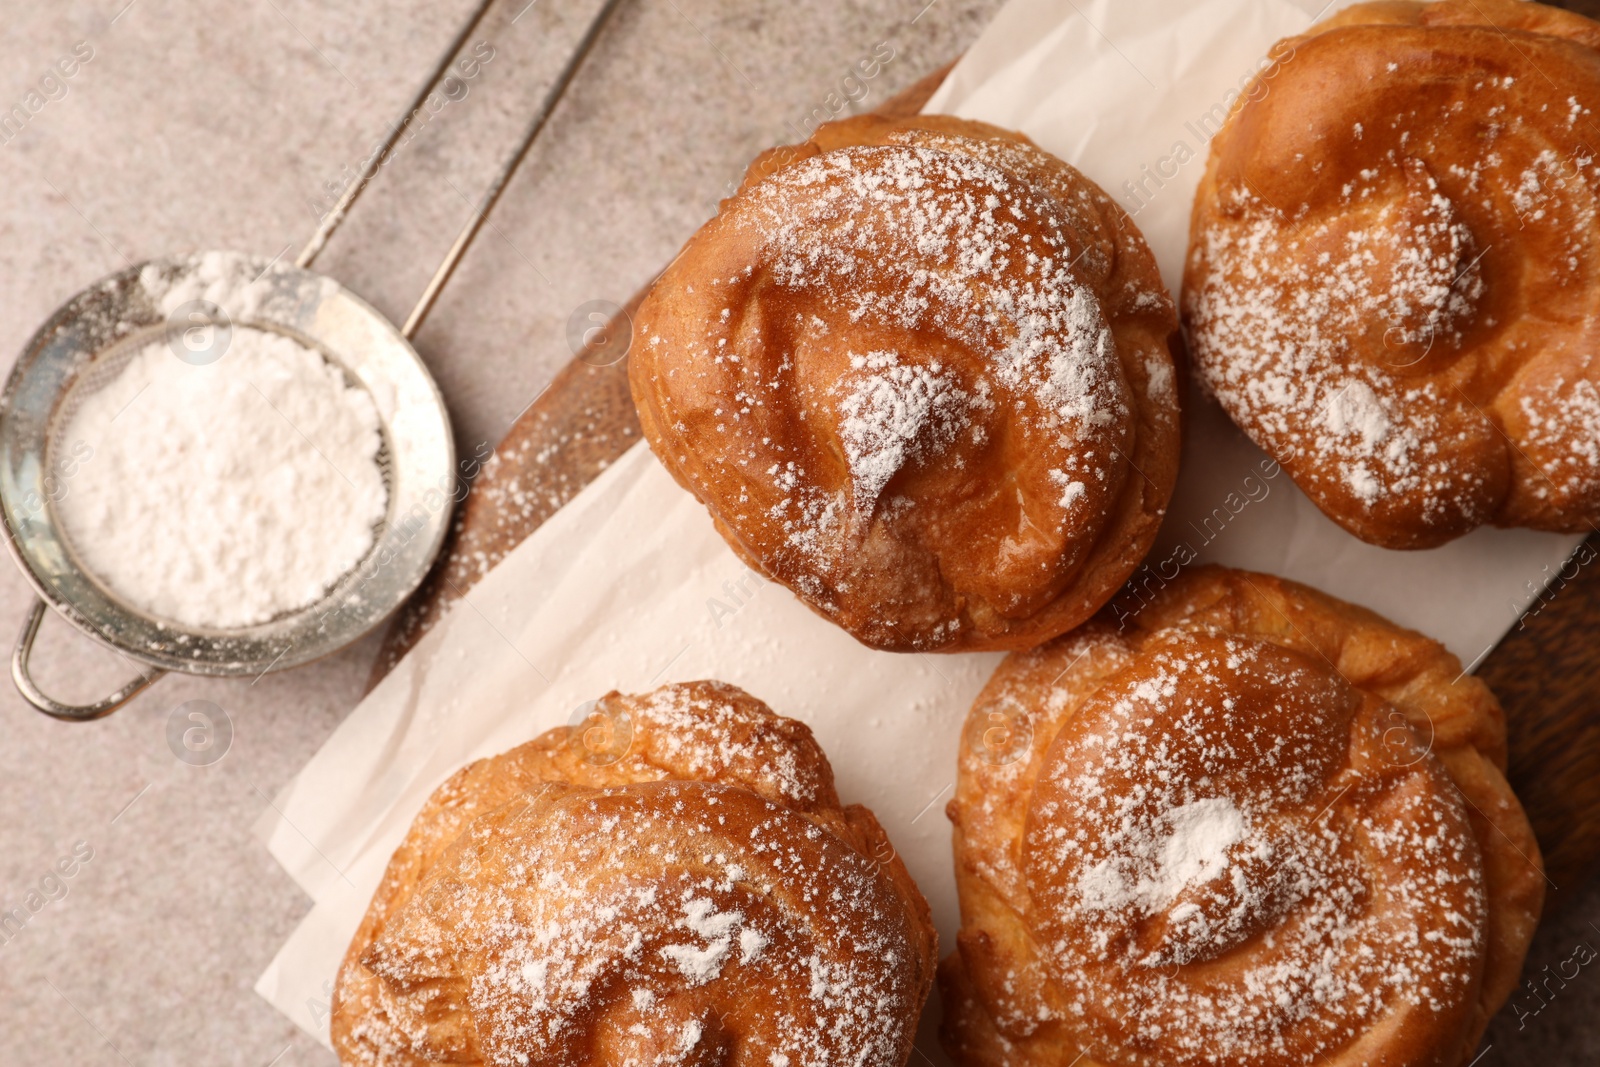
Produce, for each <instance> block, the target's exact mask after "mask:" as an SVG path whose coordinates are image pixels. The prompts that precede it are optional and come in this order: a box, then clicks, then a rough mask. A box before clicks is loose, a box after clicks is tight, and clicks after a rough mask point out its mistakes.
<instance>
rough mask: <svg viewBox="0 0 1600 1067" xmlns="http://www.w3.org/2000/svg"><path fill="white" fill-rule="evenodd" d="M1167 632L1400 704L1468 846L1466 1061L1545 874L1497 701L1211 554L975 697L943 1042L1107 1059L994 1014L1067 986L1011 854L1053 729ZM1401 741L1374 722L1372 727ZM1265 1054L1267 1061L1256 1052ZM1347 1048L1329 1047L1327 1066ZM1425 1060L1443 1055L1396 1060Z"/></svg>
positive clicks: (968, 1066) (1089, 1064)
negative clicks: (1475, 933) (1238, 647)
mask: <svg viewBox="0 0 1600 1067" xmlns="http://www.w3.org/2000/svg"><path fill="white" fill-rule="evenodd" d="M1174 635H1176V636H1177V637H1178V638H1179V639H1180V640H1183V639H1188V638H1190V637H1196V636H1214V635H1223V636H1226V637H1229V638H1239V639H1244V640H1246V641H1256V642H1264V643H1266V644H1267V645H1269V646H1276V647H1277V648H1281V649H1286V650H1289V651H1291V652H1293V653H1298V654H1300V655H1302V656H1303V657H1304V659H1305V660H1306V661H1308V662H1311V663H1313V665H1316V666H1318V667H1319V669H1320V666H1321V665H1323V664H1326V665H1327V667H1328V668H1329V669H1330V670H1331V671H1332V672H1335V673H1336V674H1337V675H1340V676H1342V677H1343V679H1344V680H1345V681H1347V682H1348V683H1350V684H1351V685H1353V686H1354V687H1355V688H1356V689H1357V690H1358V691H1359V693H1360V694H1362V699H1364V700H1367V701H1377V702H1378V704H1379V706H1380V707H1382V708H1385V709H1386V710H1385V711H1384V715H1385V716H1386V717H1388V718H1393V717H1394V716H1396V715H1401V716H1403V717H1404V720H1405V721H1404V723H1400V720H1399V719H1394V721H1395V723H1396V724H1398V725H1399V726H1402V727H1405V728H1406V732H1407V733H1408V734H1410V733H1413V732H1414V734H1415V740H1414V741H1413V740H1406V744H1408V745H1413V744H1414V745H1416V746H1417V747H1416V752H1417V753H1418V754H1419V755H1420V756H1422V757H1426V758H1429V759H1436V760H1437V761H1438V762H1439V764H1442V766H1443V769H1444V771H1445V772H1446V773H1447V774H1448V776H1449V778H1450V779H1451V780H1453V782H1454V784H1455V786H1456V788H1457V789H1459V791H1460V794H1461V796H1462V797H1463V798H1465V801H1466V804H1465V808H1464V811H1465V814H1466V817H1467V820H1468V821H1469V823H1470V827H1471V832H1472V835H1473V836H1474V837H1475V838H1476V846H1477V849H1478V851H1479V852H1480V853H1481V857H1482V859H1481V863H1482V871H1483V885H1484V895H1485V897H1486V898H1487V911H1486V915H1487V925H1486V929H1485V930H1484V933H1483V938H1484V941H1483V968H1482V972H1481V979H1480V981H1479V984H1478V986H1477V997H1476V1002H1475V1003H1474V1004H1472V1005H1471V1006H1470V1009H1469V1010H1468V1011H1467V1012H1466V1014H1467V1015H1468V1019H1467V1021H1466V1023H1465V1025H1464V1026H1463V1028H1462V1029H1463V1031H1464V1032H1462V1033H1461V1034H1460V1035H1459V1044H1457V1045H1454V1048H1457V1049H1463V1050H1465V1051H1464V1052H1462V1053H1461V1058H1460V1061H1459V1062H1461V1063H1464V1062H1466V1060H1467V1059H1469V1058H1470V1057H1471V1055H1472V1052H1473V1050H1474V1049H1475V1047H1476V1044H1477V1042H1478V1040H1479V1038H1480V1036H1481V1035H1482V1033H1483V1031H1484V1028H1485V1027H1486V1026H1487V1025H1488V1021H1489V1019H1490V1017H1491V1016H1492V1015H1493V1014H1494V1013H1495V1012H1496V1011H1497V1010H1498V1009H1499V1008H1500V1007H1501V1006H1502V1005H1503V1004H1504V1003H1505V1001H1506V1000H1507V998H1508V997H1509V996H1510V995H1511V993H1512V992H1513V991H1514V990H1515V988H1516V985H1517V981H1518V977H1519V974H1520V972H1521V968H1522V964H1523V960H1524V957H1525V955H1526V953H1527V949H1528V945H1529V942H1530V941H1531V939H1532V937H1533V933H1534V928H1535V926H1536V925H1537V923H1538V918H1539V914H1540V910H1541V908H1542V905H1543V900H1544V890H1545V876H1544V871H1543V866H1542V863H1541V859H1540V852H1539V846H1538V843H1537V841H1536V840H1535V838H1534V835H1533V830H1532V828H1531V827H1530V826H1529V824H1528V821H1527V818H1526V816H1525V814H1524V813H1523V810H1522V807H1521V805H1520V804H1519V803H1518V802H1517V799H1516V797H1515V795H1514V794H1513V793H1512V791H1511V788H1510V786H1509V785H1508V784H1507V782H1506V779H1505V776H1504V772H1505V766H1506V731H1505V721H1504V715H1503V712H1502V710H1501V708H1500V705H1499V703H1498V701H1496V699H1495V697H1494V695H1493V694H1492V693H1491V692H1490V691H1489V689H1488V687H1487V686H1485V685H1484V684H1483V683H1482V682H1481V681H1480V680H1479V679H1477V678H1476V677H1474V676H1472V675H1466V674H1464V673H1463V671H1462V669H1461V664H1460V661H1459V660H1458V659H1457V658H1456V657H1455V656H1453V655H1451V654H1450V653H1449V652H1448V651H1447V650H1446V649H1445V648H1444V647H1443V646H1442V645H1440V644H1439V643H1438V642H1436V641H1433V640H1431V639H1429V638H1427V637H1425V636H1423V635H1421V634H1418V633H1415V632H1413V631H1409V630H1404V629H1401V628H1400V627H1398V626H1395V625H1394V624H1393V623H1390V622H1388V621H1387V620H1386V619H1384V618H1382V617H1380V616H1379V615H1377V614H1375V613H1373V612H1371V611H1368V610H1366V609H1364V608H1360V607H1357V606H1354V605H1351V604H1348V603H1345V602H1343V601H1340V600H1337V599H1335V598H1333V597H1331V596H1327V595H1325V594H1323V593H1320V592H1318V591H1316V590H1313V589H1310V588H1308V587H1306V586H1303V585H1299V584H1297V583H1294V582H1290V581H1286V580H1282V579H1279V578H1275V577H1271V576H1268V575H1264V574H1257V573H1252V572H1248V571H1242V570H1233V569H1228V568H1222V567H1215V566H1202V567H1197V568H1195V569H1193V570H1192V571H1187V572H1185V573H1183V574H1182V575H1180V576H1179V577H1177V578H1176V579H1175V580H1174V581H1172V582H1170V583H1165V584H1164V585H1162V586H1161V587H1158V588H1146V589H1145V590H1143V591H1142V592H1141V593H1139V594H1138V595H1137V597H1135V598H1132V599H1131V603H1130V604H1126V605H1123V606H1122V610H1119V611H1117V612H1116V613H1115V617H1113V612H1112V611H1111V610H1110V609H1108V610H1107V611H1106V612H1103V613H1102V614H1101V615H1100V616H1098V617H1097V618H1096V619H1095V620H1094V621H1093V622H1091V623H1090V624H1088V625H1086V626H1084V627H1082V628H1080V629H1079V630H1078V631H1075V632H1074V633H1071V634H1068V635H1065V636H1063V637H1061V638H1059V639H1057V640H1056V641H1054V642H1051V643H1049V644H1047V645H1044V646H1042V647H1040V648H1038V649H1036V650H1033V651H1031V652H1026V653H1018V654H1013V655H1012V656H1010V657H1008V658H1007V660H1006V661H1005V663H1004V664H1003V665H1002V666H1001V668H1000V669H999V670H998V671H997V672H996V675H995V677H994V678H993V679H992V680H991V681H990V683H989V685H988V687H987V688H986V689H985V691H984V692H983V694H982V695H980V697H979V698H978V700H977V701H976V703H975V704H974V707H973V711H972V714H971V716H970V717H969V719H968V721H967V725H966V728H965V730H964V731H963V736H962V742H961V749H960V766H959V777H958V782H957V786H956V792H955V795H954V798H953V799H952V800H951V801H950V803H949V805H948V810H947V814H948V816H949V818H950V819H951V821H952V823H953V824H954V850H955V869H956V883H957V888H958V891H959V895H960V904H961V924H960V929H959V933H958V935H957V939H956V941H957V944H956V949H955V951H953V952H952V953H950V955H948V956H947V957H946V958H945V959H944V960H943V961H942V963H941V965H940V969H939V985H940V990H941V995H942V998H943V1003H944V1021H943V1025H942V1029H941V1037H942V1040H943V1042H944V1044H945V1047H946V1049H947V1050H948V1051H949V1052H950V1054H951V1055H952V1056H953V1057H954V1058H955V1059H956V1060H957V1061H958V1062H959V1063H962V1064H963V1065H965V1067H1066V1065H1067V1064H1069V1063H1077V1064H1079V1065H1080V1067H1105V1065H1106V1064H1112V1063H1115V1062H1116V1061H1115V1060H1106V1061H1102V1060H1100V1059H1099V1058H1098V1057H1097V1056H1095V1055H1092V1054H1090V1053H1091V1052H1093V1050H1086V1049H1083V1048H1080V1047H1079V1046H1078V1044H1077V1043H1075V1042H1074V1041H1073V1040H1072V1037H1071V1036H1070V1034H1069V1033H1068V1032H1067V1028H1066V1027H1063V1026H1061V1025H1052V1024H1049V1023H1046V1024H1043V1025H1039V1026H1037V1027H1030V1026H1024V1027H1022V1028H1021V1029H1020V1030H1019V1029H1016V1028H1008V1029H1009V1030H1010V1032H1007V1030H1006V1029H1002V1027H1001V1026H1000V1025H998V1024H997V1020H998V1019H1000V1018H1002V1017H1003V1016H1005V1015H1007V1014H1008V1013H1009V1014H1010V1015H1011V1016H1012V1017H1013V1018H1016V1017H1018V1013H1019V1012H1022V1011H1024V1008H1025V1006H1026V1005H1028V1004H1033V1005H1040V1004H1052V1005H1054V1009H1051V1010H1061V1008H1062V1006H1063V1005H1064V1004H1065V1002H1066V1000H1067V998H1068V997H1070V996H1071V995H1072V994H1073V990H1072V989H1070V988H1068V987H1066V986H1063V985H1060V984H1058V983H1057V979H1056V978H1055V977H1054V976H1053V975H1052V974H1051V973H1050V970H1049V963H1048V960H1047V956H1046V953H1045V952H1044V951H1043V949H1042V946H1041V942H1040V941H1039V940H1038V939H1037V936H1036V933H1035V931H1034V930H1033V929H1032V924H1031V923H1030V921H1029V919H1028V915H1029V913H1030V909H1031V908H1033V907H1034V905H1033V904H1032V902H1031V898H1030V895H1029V890H1028V888H1027V879H1026V875H1025V873H1024V872H1025V868H1024V865H1023V859H1022V840H1023V836H1024V832H1025V822H1026V820H1027V814H1028V811H1029V805H1030V800H1031V797H1032V794H1033V792H1034V790H1035V787H1036V785H1038V784H1039V783H1040V782H1041V780H1042V775H1043V774H1044V772H1045V770H1046V769H1047V768H1048V766H1049V762H1048V759H1049V755H1050V753H1051V743H1052V740H1053V739H1055V738H1056V737H1057V736H1058V735H1059V734H1060V731H1061V730H1062V729H1063V727H1064V726H1065V725H1066V724H1067V723H1068V722H1070V721H1071V719H1072V717H1073V714H1074V711H1075V709H1076V708H1077V707H1079V706H1081V705H1082V704H1083V701H1084V700H1086V699H1088V698H1090V697H1091V696H1092V695H1093V694H1094V693H1095V692H1097V691H1099V689H1100V688H1101V687H1103V686H1104V685H1105V684H1107V683H1108V681H1110V680H1111V679H1116V678H1120V677H1121V674H1119V672H1120V671H1121V670H1122V667H1123V666H1124V665H1125V664H1126V663H1128V662H1130V659H1129V657H1130V655H1131V654H1132V651H1133V648H1134V645H1133V644H1130V642H1136V643H1138V647H1146V645H1147V644H1148V643H1149V642H1150V641H1152V640H1154V639H1157V638H1166V637H1170V636H1174ZM1119 691H1120V690H1119ZM1001 706H1003V707H1004V708H1006V709H1008V710H1007V712H1006V715H1005V716H1004V718H1006V720H1007V721H1005V722H1003V723H1001V724H1000V732H999V733H998V734H997V733H995V732H994V729H995V721H994V719H993V716H992V713H993V712H994V711H995V709H996V708H997V707H1001ZM1397 739H1398V738H1397V737H1394V736H1391V735H1389V734H1387V733H1386V734H1385V736H1384V738H1383V742H1384V743H1385V744H1387V743H1388V742H1390V741H1393V740H1397ZM997 743H998V744H1000V745H1002V746H1004V745H1006V744H1010V745H1014V746H1015V747H1016V749H1017V751H1016V752H1015V753H1012V752H1009V751H1004V750H1002V751H1001V753H1000V756H999V758H997V757H996V754H995V747H994V746H995V744H997ZM1424 746H1425V748H1424ZM985 750H987V751H985ZM1013 756H1014V758H1013ZM1413 758H1415V757H1413ZM1023 1031H1031V1032H1023ZM1351 1051H1352V1052H1354V1053H1361V1052H1362V1050H1361V1049H1359V1048H1356V1049H1353V1050H1351ZM1368 1051H1370V1050H1368ZM1363 1054H1364V1053H1363ZM1436 1054H1437V1052H1436ZM1453 1054H1454V1053H1453V1050H1452V1051H1450V1052H1445V1053H1444V1055H1445V1056H1446V1057H1451V1056H1453ZM1217 1062H1219V1063H1220V1062H1222V1060H1218V1061H1217ZM1227 1062H1230V1063H1231V1062H1233V1061H1232V1060H1228V1061H1227ZM1264 1062H1272V1061H1271V1058H1270V1055H1269V1056H1268V1057H1267V1059H1266V1060H1265V1061H1264ZM1319 1062H1322V1061H1319ZM1326 1062H1329V1063H1330V1064H1332V1063H1334V1061H1326ZM1346 1062H1347V1061H1346V1059H1344V1058H1342V1057H1341V1058H1339V1059H1338V1060H1337V1064H1336V1067H1345V1065H1346ZM1350 1062H1355V1063H1359V1062H1362V1060H1361V1058H1360V1057H1359V1056H1358V1058H1357V1059H1356V1060H1354V1061H1350ZM1372 1062H1374V1063H1376V1062H1380V1061H1379V1060H1374V1061H1372ZM1381 1062H1384V1063H1388V1062H1390V1061H1389V1060H1388V1059H1382V1060H1381ZM1421 1062H1429V1063H1435V1062H1447V1063H1448V1062H1450V1061H1449V1059H1446V1060H1443V1061H1441V1060H1434V1059H1418V1060H1412V1059H1406V1060H1405V1063H1407V1064H1412V1063H1421ZM1450 1067H1454V1063H1450Z"/></svg>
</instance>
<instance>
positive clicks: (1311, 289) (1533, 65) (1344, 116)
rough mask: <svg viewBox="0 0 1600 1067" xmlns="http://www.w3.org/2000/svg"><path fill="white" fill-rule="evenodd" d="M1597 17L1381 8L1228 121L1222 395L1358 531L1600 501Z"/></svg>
mask: <svg viewBox="0 0 1600 1067" xmlns="http://www.w3.org/2000/svg"><path fill="white" fill-rule="evenodd" d="M1597 49H1600V25H1597V24H1596V23H1594V22H1591V21H1589V20H1588V19H1585V18H1583V17H1581V16H1578V15H1574V14H1572V13H1570V12H1565V11H1559V10H1556V9H1553V8H1549V7H1545V6H1543V5H1540V4H1536V3H1525V2H1521V0H1439V2H1436V3H1406V2H1384V3H1367V4H1358V5H1356V6H1354V7H1352V8H1349V9H1347V10H1345V11H1343V12H1340V13H1339V14H1338V15H1336V16H1334V17H1332V18H1330V19H1328V20H1327V21H1325V22H1323V23H1321V24H1319V25H1318V26H1316V27H1314V28H1313V29H1312V30H1311V31H1310V32H1309V33H1308V34H1307V35H1305V36H1303V37H1298V38H1291V39H1289V40H1286V41H1283V42H1280V44H1279V45H1277V46H1276V47H1275V49H1274V50H1273V56H1274V57H1275V62H1274V63H1273V65H1272V66H1271V67H1269V68H1268V69H1266V70H1265V71H1264V72H1263V73H1262V74H1261V75H1260V76H1259V77H1258V78H1257V79H1256V80H1255V82H1254V83H1253V85H1252V86H1251V88H1250V89H1249V90H1248V91H1247V92H1246V94H1245V95H1244V97H1242V98H1241V99H1240V101H1239V102H1238V104H1237V105H1236V106H1235V109H1234V111H1233V114H1232V115H1231V116H1230V117H1229V119H1228V121H1227V122H1226V124H1225V125H1224V127H1223V128H1222V130H1221V131H1220V132H1219V133H1218V134H1217V136H1216V137H1215V138H1214V139H1213V141H1212V142H1211V154H1210V159H1209V162H1208V163H1207V167H1206V172H1205V175H1204V178H1203V179H1202V181H1201V184H1200V189H1199V193H1198V195H1197V197H1196V200H1195V206H1194V215H1193V225H1192V231H1191V238H1190V250H1189V259H1188V263H1187V270H1186V273H1185V277H1184V292H1183V298H1182V307H1183V316H1184V324H1185V329H1186V333H1187V337H1188V341H1189V347H1190V351H1191V353H1192V354H1193V358H1194V360H1195V365H1196V368H1197V370H1198V372H1199V374H1200V376H1201V379H1202V380H1203V381H1204V383H1205V384H1206V385H1207V386H1208V387H1209V388H1210V389H1211V391H1212V392H1214V393H1215V394H1216V396H1217V398H1218V400H1220V401H1221V403H1222V406H1223V407H1224V408H1225V409H1226V410H1227V412H1228V414H1229V415H1230V416H1231V417H1232V418H1233V420H1234V421H1235V422H1237V423H1238V424H1239V426H1240V427H1241V428H1242V429H1243V430H1244V431H1245V432H1246V433H1247V434H1249V435H1250V437H1251V438H1253V439H1254V440H1255V441H1256V443H1257V444H1259V445H1261V447H1263V448H1264V449H1266V450H1267V451H1268V452H1270V453H1271V454H1272V455H1273V456H1274V457H1275V458H1276V459H1278V460H1279V461H1280V462H1281V463H1282V464H1283V466H1284V468H1285V469H1286V470H1288V471H1289V473H1290V475H1291V476H1292V477H1293V478H1294V480H1295V482H1296V483H1297V484H1298V485H1299V486H1300V487H1301V488H1302V489H1303V490H1305V492H1306V493H1307V495H1309V496H1310V497H1311V499H1312V500H1313V501H1315V502H1316V504H1317V505H1318V506H1319V507H1320V508H1321V509H1322V510H1323V511H1324V512H1325V513H1327V515H1328V516H1329V517H1330V518H1332V519H1333V520H1334V521H1336V522H1338V523H1339V524H1341V525H1342V526H1344V527H1345V528H1346V529H1348V530H1349V531H1350V532H1351V533H1354V534H1355V535H1356V536H1358V537H1361V538H1362V539H1364V540H1367V541H1370V542H1372V543H1374V544H1378V545H1383V546H1386V547H1390V548H1425V547H1430V546H1433V545H1438V544H1441V543H1443V542H1445V541H1448V540H1450V539H1452V538H1454V537H1458V536H1460V535H1461V534H1463V533H1466V532H1467V531H1469V530H1472V529H1473V528H1475V527H1477V526H1479V525H1482V524H1485V523H1492V524H1495V525H1500V526H1530V527H1535V528H1538V529H1545V530H1562V531H1571V532H1577V531H1584V532H1587V531H1588V530H1589V529H1591V528H1592V527H1593V526H1594V524H1595V522H1596V521H1597V520H1600V388H1597V386H1600V363H1596V360H1595V353H1596V352H1597V351H1600V311H1597V301H1600V241H1597V233H1600V231H1597V228H1596V221H1597V220H1596V216H1595V208H1596V198H1597V195H1600V149H1597V147H1596V146H1600V120H1597V117H1596V112H1597V111H1600V52H1597Z"/></svg>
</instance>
